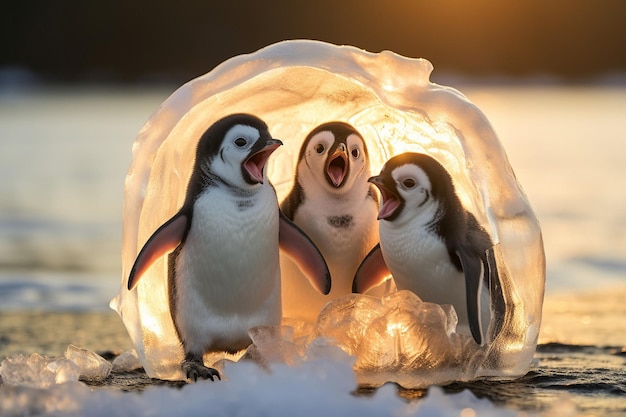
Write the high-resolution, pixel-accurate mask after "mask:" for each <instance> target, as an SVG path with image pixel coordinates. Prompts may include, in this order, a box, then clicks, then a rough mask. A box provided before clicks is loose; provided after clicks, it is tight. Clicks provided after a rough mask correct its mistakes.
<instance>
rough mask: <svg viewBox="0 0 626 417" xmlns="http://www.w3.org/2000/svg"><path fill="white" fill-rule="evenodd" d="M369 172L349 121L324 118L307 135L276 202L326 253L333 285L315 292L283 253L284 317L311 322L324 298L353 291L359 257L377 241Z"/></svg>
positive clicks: (361, 144)
mask: <svg viewBox="0 0 626 417" xmlns="http://www.w3.org/2000/svg"><path fill="white" fill-rule="evenodd" d="M369 176H370V167H369V154H368V151H367V146H366V144H365V141H364V140H363V137H362V136H361V134H360V133H359V132H358V131H357V130H356V129H355V128H354V127H352V126H351V125H349V124H348V123H344V122H339V121H333V122H328V123H324V124H321V125H319V126H317V127H316V128H314V129H313V130H312V131H311V132H310V133H309V134H308V135H307V136H306V138H305V140H304V142H303V143H302V145H301V147H300V152H299V156H298V162H297V166H296V172H295V178H294V184H293V187H292V189H291V190H290V192H289V194H288V195H287V196H286V198H285V199H284V200H283V201H282V203H281V206H280V207H281V210H282V211H283V213H285V215H286V216H287V217H288V218H289V219H290V220H292V221H293V222H294V223H295V224H297V225H298V226H299V227H300V228H301V229H302V230H303V231H304V232H305V233H306V234H307V235H308V236H309V237H310V238H311V239H312V240H313V242H315V244H316V245H317V247H318V248H319V249H320V251H321V252H322V255H324V258H325V259H326V262H327V263H328V267H329V269H330V272H331V275H332V277H333V288H332V290H331V292H330V294H328V295H327V296H323V295H320V294H319V292H315V291H313V289H312V288H311V286H310V285H309V284H308V282H307V280H306V279H305V278H304V277H303V276H302V272H301V271H299V270H298V268H297V267H296V266H294V265H293V264H292V263H291V262H290V261H289V260H288V259H284V257H281V270H282V276H283V278H282V280H283V316H285V317H289V318H294V319H300V320H305V321H308V322H315V321H316V320H317V316H318V314H319V312H320V310H321V309H322V308H323V307H324V305H325V304H326V303H327V302H328V301H330V300H332V299H335V298H338V297H340V296H342V295H345V294H350V293H351V292H352V279H353V278H354V274H355V272H356V270H357V268H358V266H359V264H360V263H361V260H362V259H363V257H364V256H365V255H366V254H367V253H368V252H369V251H370V250H371V249H372V248H373V247H374V246H375V245H376V243H378V225H377V224H376V220H375V219H376V213H377V212H378V196H377V193H376V191H375V189H374V188H373V186H372V185H371V184H369V183H368V182H367V179H368V178H369Z"/></svg>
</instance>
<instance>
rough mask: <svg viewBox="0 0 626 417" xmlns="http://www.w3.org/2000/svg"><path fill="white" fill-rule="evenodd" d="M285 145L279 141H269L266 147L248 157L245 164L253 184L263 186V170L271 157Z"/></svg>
mask: <svg viewBox="0 0 626 417" xmlns="http://www.w3.org/2000/svg"><path fill="white" fill-rule="evenodd" d="M282 144H283V142H282V141H280V140H278V139H269V140H268V141H267V142H266V144H265V146H264V147H263V148H262V149H261V150H260V151H257V152H255V153H253V154H252V155H250V156H249V157H248V159H246V160H245V161H244V163H243V166H244V168H245V170H246V171H247V172H248V175H249V176H250V179H251V180H252V182H254V183H256V184H263V169H264V168H265V164H266V163H267V160H268V159H269V157H270V155H271V154H272V153H273V152H274V151H275V150H276V149H278V147H279V146H281V145H282Z"/></svg>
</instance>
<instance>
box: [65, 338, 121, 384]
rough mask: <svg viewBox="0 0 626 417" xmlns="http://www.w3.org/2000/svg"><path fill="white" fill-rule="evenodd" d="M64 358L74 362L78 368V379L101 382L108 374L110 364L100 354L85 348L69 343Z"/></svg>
mask: <svg viewBox="0 0 626 417" xmlns="http://www.w3.org/2000/svg"><path fill="white" fill-rule="evenodd" d="M65 358H66V359H67V360H69V361H72V362H74V363H75V364H76V365H77V366H78V368H79V369H80V379H82V380H83V381H88V382H101V381H104V380H105V379H106V377H107V376H109V373H110V372H111V368H112V366H113V365H112V364H111V363H110V362H109V361H107V360H106V359H104V358H103V357H102V356H100V355H98V354H97V353H95V352H91V351H89V350H87V349H82V348H79V347H76V346H74V345H69V346H68V347H67V350H66V351H65Z"/></svg>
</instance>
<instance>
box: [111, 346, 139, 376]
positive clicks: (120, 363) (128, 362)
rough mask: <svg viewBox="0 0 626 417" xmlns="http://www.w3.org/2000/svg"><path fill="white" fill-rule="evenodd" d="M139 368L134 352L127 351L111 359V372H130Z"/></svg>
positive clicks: (137, 358) (137, 357)
mask: <svg viewBox="0 0 626 417" xmlns="http://www.w3.org/2000/svg"><path fill="white" fill-rule="evenodd" d="M139 368H141V362H140V361H139V356H138V355H137V352H135V350H127V351H125V352H122V353H120V354H119V355H118V356H117V357H116V358H115V359H113V364H112V368H111V372H130V371H134V370H135V369H139Z"/></svg>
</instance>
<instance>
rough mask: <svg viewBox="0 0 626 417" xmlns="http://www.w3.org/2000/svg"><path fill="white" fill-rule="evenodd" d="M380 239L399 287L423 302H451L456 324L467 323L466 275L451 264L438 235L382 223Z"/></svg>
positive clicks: (421, 229) (422, 229) (386, 259)
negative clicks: (386, 225)
mask: <svg viewBox="0 0 626 417" xmlns="http://www.w3.org/2000/svg"><path fill="white" fill-rule="evenodd" d="M416 229H417V230H416ZM380 241H381V247H382V249H383V257H384V258H385V262H386V263H387V266H388V267H389V270H390V271H391V273H392V275H393V279H394V281H395V283H396V286H397V287H398V289H399V290H403V289H404V290H410V291H413V292H414V293H415V294H417V295H418V296H419V297H420V298H421V299H422V300H423V301H427V302H432V303H437V304H452V305H453V306H454V309H455V310H456V313H457V315H458V318H459V325H460V326H467V325H468V318H467V301H466V295H465V275H464V274H463V272H461V271H459V270H457V269H456V267H455V266H454V265H453V264H452V262H451V261H450V256H449V254H448V250H447V248H446V245H445V243H444V242H443V240H442V239H440V238H439V236H437V235H436V234H434V233H431V232H429V231H427V230H425V229H424V228H412V227H403V228H401V229H400V228H395V229H393V230H391V229H389V228H386V227H383V225H381V229H380Z"/></svg>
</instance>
